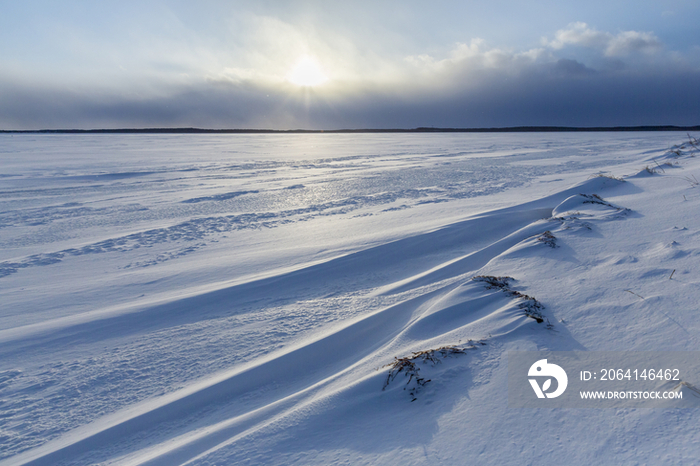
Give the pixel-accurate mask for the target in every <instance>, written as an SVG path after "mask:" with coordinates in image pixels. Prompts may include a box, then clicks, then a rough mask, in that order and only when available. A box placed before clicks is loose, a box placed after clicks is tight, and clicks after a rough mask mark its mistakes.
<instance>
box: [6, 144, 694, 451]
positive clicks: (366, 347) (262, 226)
mask: <svg viewBox="0 0 700 466" xmlns="http://www.w3.org/2000/svg"><path fill="white" fill-rule="evenodd" d="M684 139H685V140H687V137H685V136H684V135H682V134H679V133H672V132H668V133H665V132H661V133H528V134H522V133H520V134H518V133H513V134H429V135H420V134H379V135H377V134H365V135H361V134H354V135H340V134H334V135H323V134H314V135H211V136H209V135H9V134H3V135H0V160H1V161H2V162H1V164H0V295H1V296H2V298H1V301H0V411H1V416H0V464H2V465H6V464H7V465H15V464H51V465H53V464H93V463H100V464H151V465H156V464H162V465H170V464H183V463H187V464H201V465H208V464H212V465H213V464H346V463H347V464H435V463H437V464H470V463H477V462H478V463H483V464H542V463H545V462H554V463H555V464H591V463H593V464H636V463H649V464H663V463H679V464H685V463H693V462H695V461H696V460H697V458H698V456H700V444H699V443H698V441H697V438H696V435H695V429H693V428H692V426H693V425H697V424H698V421H699V416H700V414H699V413H698V411H697V410H693V409H598V410H588V409H566V408H562V409H514V408H509V407H508V403H507V399H508V378H507V375H508V370H507V357H506V354H507V352H508V351H515V350H521V351H526V350H538V351H542V350H551V351H573V350H576V351H602V350H605V351H622V350H625V351H645V350H654V351H696V350H698V349H700V345H699V344H698V343H699V342H698V337H699V335H700V319H699V318H698V314H697V312H698V309H697V303H698V302H699V301H700V280H699V279H698V276H699V272H700V265H698V255H700V216H698V215H697V212H698V206H699V204H700V191H699V190H698V183H697V179H698V177H700V157H696V156H695V155H697V152H696V151H694V149H693V147H691V146H689V145H688V144H685V145H682V146H681V144H682V143H683V141H684ZM647 167H648V169H647ZM602 175H605V176H602ZM478 276H495V277H512V279H511V280H506V279H504V280H505V281H504V282H503V283H504V284H506V285H507V287H506V288H504V287H498V286H490V285H489V282H488V281H484V280H483V279H479V278H477V279H474V277H478ZM504 286H505V285H504ZM504 289H506V291H508V292H504ZM524 295H527V298H532V299H533V300H532V301H528V300H527V299H525V298H523V297H522V296H524ZM535 303H537V305H535ZM527 306H530V307H527ZM533 306H534V307H533ZM540 316H541V318H540ZM540 321H541V322H540ZM445 346H450V347H451V346H455V347H456V348H459V349H460V350H459V351H455V350H444V351H443V353H444V354H440V353H439V352H438V353H420V352H424V351H430V350H434V349H439V348H443V347H445ZM413 353H420V354H421V355H422V356H418V359H415V360H412V359H405V361H416V365H415V367H416V368H417V369H418V371H417V372H414V375H417V376H418V377H420V378H421V379H422V381H423V382H424V381H425V380H428V379H429V380H430V382H429V383H422V382H421V381H420V380H418V381H417V379H416V378H415V376H414V377H412V378H410V377H406V376H404V372H399V373H394V374H393V375H394V376H395V377H394V378H393V379H391V377H390V375H391V374H392V364H394V363H395V361H397V359H395V358H411V357H412V354H413ZM448 353H449V354H448ZM435 354H437V355H438V356H435V358H436V359H437V360H439V361H440V362H439V363H435V362H434V361H432V359H431V358H432V357H433V356H430V355H435ZM420 358H423V359H425V358H428V360H427V361H423V360H422V359H420ZM404 364H408V363H404ZM409 365H410V364H409ZM406 367H408V366H406ZM688 377H689V378H687V379H684V385H682V386H679V388H678V389H679V390H683V391H684V393H686V396H692V395H693V393H696V392H694V391H693V390H694V387H698V386H700V380H699V379H698V374H690V375H689V376H688ZM387 381H388V383H387Z"/></svg>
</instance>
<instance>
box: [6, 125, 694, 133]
mask: <svg viewBox="0 0 700 466" xmlns="http://www.w3.org/2000/svg"><path fill="white" fill-rule="evenodd" d="M629 131H700V125H697V126H671V125H665V126H595V127H580V126H512V127H505V128H434V127H419V128H412V129H401V128H386V129H369V128H365V129H327V130H323V129H282V130H280V129H206V128H118V129H38V130H0V134H2V133H13V134H16V133H20V134H103V133H107V134H114V133H120V134H322V133H332V134H335V133H340V134H345V133H351V134H352V133H566V132H629Z"/></svg>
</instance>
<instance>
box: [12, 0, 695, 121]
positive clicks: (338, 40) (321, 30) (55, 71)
mask: <svg viewBox="0 0 700 466" xmlns="http://www.w3.org/2000/svg"><path fill="white" fill-rule="evenodd" d="M16 3H17V4H16ZM94 3H98V2H66V3H62V4H61V5H58V3H57V2H38V1H37V2H12V3H10V2H0V8H2V12H3V13H4V14H3V15H2V19H0V30H1V32H0V39H1V43H2V45H1V46H0V129H40V128H115V127H182V126H195V127H206V128H275V129H288V128H319V129H333V128H414V127H418V126H440V127H493V126H517V125H566V126H610V125H660V124H675V125H695V124H700V118H698V104H699V103H700V86H699V85H698V83H700V33H698V32H697V29H698V28H697V24H693V23H696V22H694V21H692V18H698V17H700V14H699V13H700V8H698V6H697V5H696V3H697V2H686V1H680V0H679V1H671V2H664V3H661V2H644V1H641V2H640V1H638V2H634V3H633V2H629V3H628V2H617V4H616V6H615V7H611V6H609V5H607V4H606V3H604V2H600V3H598V2H593V3H590V4H588V6H587V7H586V8H587V9H586V10H582V9H578V10H576V9H571V7H564V6H561V5H558V4H557V3H552V4H549V5H546V8H545V7H544V6H543V4H540V5H539V6H538V7H537V8H535V7H531V8H529V9H525V8H524V6H523V5H520V4H519V3H521V2H508V1H499V2H494V3H492V4H491V6H490V7H485V6H483V5H480V4H477V3H473V4H472V3H470V2H444V3H441V4H440V6H439V7H432V8H431V7H430V6H429V5H427V4H425V3H418V2H415V3H414V2H393V3H392V2H386V3H382V4H381V5H379V6H376V5H375V6H372V4H371V3H369V2H368V3H355V4H354V7H349V6H347V5H344V6H332V5H330V6H329V5H326V4H323V3H320V2H319V3H316V2H279V3H278V2H255V3H249V2H213V1H210V2H203V3H201V4H200V3H198V4H197V6H192V5H189V4H187V3H184V2H183V3H179V2H174V1H173V2H158V3H147V4H146V5H145V6H144V5H143V4H137V3H128V2H126V3H119V4H113V5H111V7H108V6H106V5H104V4H102V2H99V3H100V4H99V5H95V4H94ZM545 3H546V2H545ZM18 4H20V5H18ZM59 6H60V8H59ZM580 8H581V7H580ZM625 11H626V12H627V13H628V14H626V15H622V13H623V12H625ZM592 21H595V23H593V22H592ZM304 56H307V57H312V58H313V59H314V60H316V61H317V62H318V64H319V65H320V67H321V68H322V70H323V73H324V74H325V75H326V77H327V78H328V79H327V81H326V82H325V83H324V84H322V85H320V86H316V87H303V86H298V85H295V84H292V83H291V82H289V80H288V78H289V76H290V70H292V69H293V68H294V66H295V63H297V62H298V61H299V60H300V59H301V58H302V57H304Z"/></svg>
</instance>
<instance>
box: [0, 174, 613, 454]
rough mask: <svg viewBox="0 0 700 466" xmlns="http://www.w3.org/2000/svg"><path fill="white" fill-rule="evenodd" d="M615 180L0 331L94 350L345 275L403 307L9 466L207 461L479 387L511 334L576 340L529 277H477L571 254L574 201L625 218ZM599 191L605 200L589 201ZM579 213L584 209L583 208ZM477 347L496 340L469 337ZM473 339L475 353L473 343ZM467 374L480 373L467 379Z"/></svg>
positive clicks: (78, 433) (25, 340) (153, 402)
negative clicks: (340, 419)
mask: <svg viewBox="0 0 700 466" xmlns="http://www.w3.org/2000/svg"><path fill="white" fill-rule="evenodd" d="M616 183H617V182H615V181H614V180H612V181H611V180H609V179H601V178H595V179H590V180H588V181H586V182H584V183H582V184H580V185H578V186H575V187H573V188H570V189H568V190H564V191H561V192H559V193H556V194H553V195H550V196H548V197H546V198H543V199H540V200H537V201H532V202H528V203H525V204H521V205H518V206H514V207H510V208H506V209H501V210H498V211H494V212H489V213H483V214H480V215H478V216H476V217H473V218H470V219H467V220H465V221H462V222H459V223H457V224H453V225H448V226H446V227H444V228H441V229H438V230H436V231H433V232H429V233H425V234H422V235H417V236H413V237H408V238H404V239H401V240H398V241H395V242H391V243H387V244H384V245H381V246H377V247H374V248H371V249H368V250H365V251H360V252H357V253H354V254H350V255H347V256H341V257H338V258H336V259H333V260H330V261H327V262H325V263H321V264H317V265H313V266H309V267H306V268H303V269H300V270H296V271H293V272H289V273H286V274H283V275H278V276H274V277H269V278H263V279H259V280H254V281H251V282H248V283H243V284H240V285H236V286H232V287H227V288H222V289H220V290H216V291H211V292H208V293H204V294H199V295H194V296H190V297H187V298H182V299H176V300H173V301H170V302H167V303H163V304H158V305H153V306H146V307H142V308H136V309H130V310H128V312H125V313H123V314H119V313H117V314H114V313H109V314H105V315H104V316H102V317H101V316H100V315H90V316H86V318H85V319H84V320H81V319H80V318H79V317H78V318H72V319H70V320H67V321H64V320H57V321H55V322H49V323H47V324H44V325H41V326H29V327H27V328H17V329H13V331H12V332H11V334H10V333H8V332H4V333H0V351H1V352H5V353H6V352H16V351H32V348H41V347H47V346H60V345H62V344H65V343H64V342H66V341H79V342H81V343H82V344H86V343H89V342H90V341H95V342H97V341H98V339H99V338H102V337H101V336H102V335H105V334H109V335H110V337H111V338H115V337H117V336H121V337H125V336H127V335H130V334H132V335H135V334H136V333H140V332H144V331H146V330H148V331H154V330H155V329H165V328H168V327H171V326H177V325H183V324H187V323H194V322H198V321H202V322H204V321H206V320H207V319H214V318H216V317H217V316H220V315H221V314H226V313H227V312H234V309H230V310H229V311H227V309H229V306H228V305H227V303H231V302H236V303H238V307H240V306H241V305H243V304H244V303H246V302H251V303H252V302H258V301H260V300H261V299H269V300H271V301H274V300H279V299H287V297H288V296H291V295H296V296H303V293H304V292H303V291H301V290H302V288H303V289H306V290H309V291H307V293H310V294H309V295H308V297H309V298H312V297H313V290H314V289H317V290H319V292H322V290H325V289H328V288H329V287H331V288H332V286H333V283H340V282H343V283H345V289H346V290H348V291H352V290H353V289H359V288H360V287H367V286H371V287H373V288H374V291H373V292H372V293H371V294H372V295H374V296H376V297H377V298H376V299H379V298H383V299H385V300H387V301H386V302H393V304H391V305H387V306H385V307H383V308H381V309H379V310H377V311H376V312H373V313H371V314H370V315H365V316H359V317H355V318H352V319H350V320H349V321H347V322H342V323H338V324H336V325H334V326H333V327H332V328H331V329H330V330H328V331H326V333H325V334H324V335H321V336H318V335H317V336H312V337H310V338H307V339H306V340H305V341H301V342H298V343H296V344H294V345H292V346H291V347H282V348H281V349H279V350H276V351H272V352H270V353H268V354H266V355H262V356H260V357H257V358H255V357H253V358H251V359H250V360H249V361H248V362H245V363H242V364H237V365H235V366H234V367H233V369H230V370H225V371H222V372H220V373H219V374H218V375H216V376H214V377H207V378H204V379H201V380H199V381H192V382H190V384H189V385H188V386H186V387H184V388H182V389H180V390H175V391H171V392H169V393H167V394H164V395H162V396H155V397H150V398H148V399H144V400H142V401H139V402H137V403H133V404H130V405H129V404H128V405H124V406H123V408H122V409H121V410H119V411H117V412H115V413H113V414H108V415H105V416H102V417H96V418H94V419H93V420H92V422H89V423H84V424H82V426H81V427H79V428H77V429H75V430H72V431H70V432H67V433H64V434H63V435H61V436H59V437H57V438H56V439H55V440H53V441H51V442H49V443H46V444H44V445H41V446H39V447H37V448H34V449H30V450H28V451H26V452H24V453H21V454H19V455H17V456H15V457H13V459H12V460H11V464H37V465H38V464H52V465H53V464H61V463H62V462H66V463H69V462H74V461H75V462H78V463H89V462H104V461H107V462H109V461H117V462H124V463H128V464H178V463H182V462H185V461H188V460H192V459H197V458H200V457H201V455H205V456H207V457H208V456H209V455H213V456H211V457H212V458H216V455H217V454H219V453H217V452H224V451H225V452H228V453H226V455H228V454H230V452H231V448H234V449H235V445H236V443H237V442H239V441H243V440H244V439H246V438H248V437H251V436H252V437H254V436H255V435H257V433H259V432H263V431H269V430H270V429H272V431H275V429H277V428H278V427H276V426H282V425H284V426H296V427H295V429H301V430H302V431H303V429H306V428H310V427H309V426H311V425H313V424H314V422H316V421H314V420H315V419H316V420H318V419H319V417H320V419H332V418H334V417H335V416H337V415H339V413H341V412H347V411H348V410H350V411H358V412H361V411H366V409H367V408H366V406H373V408H371V409H375V410H378V411H379V412H381V413H385V415H386V416H388V417H389V418H393V417H395V416H396V415H397V411H396V410H397V409H398V410H399V411H400V410H401V409H403V408H400V406H401V403H405V402H410V401H411V400H413V401H417V402H422V401H425V402H426V403H433V402H435V401H436V400H437V399H442V398H443V397H445V402H447V401H446V400H451V399H452V398H453V397H454V391H455V387H456V386H460V385H461V384H464V383H466V385H463V388H464V389H465V390H472V389H474V388H475V387H478V386H481V385H482V384H484V383H487V382H486V380H487V377H486V375H485V374H486V373H488V371H489V370H492V369H488V367H491V366H492V365H493V364H494V361H496V360H497V359H498V358H500V354H501V352H502V351H503V345H504V344H507V342H509V341H512V340H513V339H519V338H525V339H530V340H532V341H535V342H538V344H552V342H556V341H559V342H560V344H561V345H563V346H566V345H572V344H574V343H572V342H568V343H567V338H568V337H567V332H566V331H565V329H560V328H558V327H559V326H555V325H552V324H551V320H554V319H553V314H552V312H555V310H552V309H549V307H547V308H545V306H544V305H543V304H542V303H541V302H540V301H538V300H537V299H535V298H533V297H531V296H528V295H527V294H525V293H523V292H521V291H519V290H518V291H516V288H517V289H521V287H522V286H523V285H524V284H522V283H520V282H518V280H515V279H513V278H510V277H507V278H504V277H500V278H499V277H496V276H490V275H487V274H485V273H481V272H483V271H485V270H486V271H488V270H489V269H490V268H493V267H495V266H496V265H497V264H499V263H502V262H507V260H508V259H509V258H510V257H511V256H519V255H520V256H521V255H523V254H525V257H536V256H539V255H542V254H557V253H559V252H560V250H561V248H557V249H552V248H549V247H546V245H545V244H543V243H542V242H541V240H540V239H539V238H541V236H542V235H543V234H545V233H546V232H550V233H549V234H550V235H552V236H554V235H557V234H558V232H560V231H564V229H565V228H567V226H566V225H567V221H570V220H566V219H564V220H562V218H557V217H552V215H553V213H554V212H557V213H559V214H561V215H568V214H569V213H570V210H571V209H572V208H576V209H579V208H583V207H586V208H589V209H593V210H590V211H586V212H587V213H586V214H585V215H588V218H589V219H595V218H603V217H604V215H607V214H608V211H609V210H614V211H615V212H619V211H620V209H618V208H615V207H613V206H612V205H610V204H608V203H606V202H604V201H603V200H602V198H600V197H597V196H593V194H594V193H595V192H598V191H601V190H604V189H605V188H606V187H607V186H610V185H615V184H616ZM574 193H576V194H574ZM579 193H580V194H579ZM587 193H590V194H587ZM572 198H573V199H580V202H579V201H576V202H573V201H572ZM591 199H594V200H596V202H595V203H593V204H590V205H589V204H588V202H589V201H590V200H591ZM596 209H597V210H596ZM601 209H602V210H601ZM601 212H602V213H601ZM577 215H584V214H583V212H581V211H577ZM488 231H491V232H492V234H494V236H493V237H491V238H490V244H487V245H486V246H484V247H482V248H480V249H478V250H476V251H474V252H472V253H469V254H467V255H466V256H460V257H456V258H453V259H448V260H444V259H441V260H442V262H440V263H431V262H430V258H431V257H434V254H435V252H436V251H442V252H443V254H444V253H446V252H448V251H450V250H453V249H454V248H455V247H457V246H458V245H460V244H461V243H463V242H464V241H468V240H469V238H471V237H472V236H473V235H477V236H481V235H483V234H484V233H485V232H488ZM498 232H500V235H501V237H498V236H497V233H498ZM440 257H444V256H440ZM421 258H424V259H425V262H424V266H425V267H427V268H426V269H425V270H423V271H421V270H414V271H407V270H406V269H405V267H404V265H405V264H407V263H411V264H413V266H415V264H416V263H421ZM433 260H434V259H433ZM368 271H373V272H374V275H375V276H376V277H384V281H382V280H381V279H380V280H379V281H377V280H376V279H375V280H374V282H373V283H372V285H368V284H367V283H366V282H363V281H362V280H360V277H361V276H363V275H365V274H366V273H367V272H368ZM407 272H408V273H407ZM365 289H366V288H365ZM316 299H320V298H319V296H316ZM475 341H477V342H482V343H485V344H486V345H485V346H482V345H481V344H478V345H477V344H475V343H472V342H475ZM463 342H466V343H463ZM547 342H549V343H547ZM561 342H563V343H561ZM474 346H476V347H478V348H479V349H478V350H475V351H469V352H467V351H465V349H466V348H470V347H474ZM455 348H456V349H458V350H455ZM442 353H445V354H444V355H450V356H458V357H449V358H445V359H442V358H441V362H440V363H439V364H437V363H435V361H437V360H438V359H437V356H436V355H442V356H444V355H443V354H442ZM406 355H413V356H406ZM416 355H418V356H416ZM426 355H428V356H429V357H425V356H426ZM494 358H495V359H494ZM391 361H408V362H407V363H405V364H404V366H405V367H403V366H402V367H403V368H404V369H410V368H409V367H408V366H412V367H411V368H412V369H413V372H415V373H418V371H420V378H415V377H411V380H409V383H411V384H413V385H415V384H418V385H417V386H412V385H411V386H409V387H408V388H409V392H410V397H409V398H405V397H404V396H402V395H401V394H402V393H405V391H404V390H403V389H404V388H407V387H406V384H404V383H388V384H387V380H389V381H391V380H392V379H393V378H392V376H391V372H387V369H386V367H387V366H386V365H387V364H392V363H391ZM394 364H395V363H394ZM477 367H480V369H477ZM391 370H392V371H395V370H396V367H395V366H394V369H391ZM474 371H478V372H479V373H478V374H474ZM465 374H472V375H470V376H468V377H467V379H464V377H465ZM387 377H389V378H387ZM426 380H430V381H431V383H430V384H427V382H426ZM397 382H398V381H397ZM455 384H456V385H455ZM418 388H420V390H418ZM123 389H127V387H126V385H124V386H123ZM399 392H400V393H399ZM451 403H453V401H451V402H447V405H445V406H443V405H442V404H443V402H441V403H440V405H441V407H440V408H438V410H437V412H436V413H435V414H433V415H432V417H433V418H434V416H436V415H437V414H438V413H439V412H443V411H444V410H445V409H448V406H449V405H451ZM414 404H415V403H414ZM10 407H11V404H10ZM252 437H251V438H252ZM10 451H12V450H10ZM222 454H223V453H222ZM234 456H235V455H234ZM214 461H215V462H216V460H214ZM224 462H230V461H228V460H226V461H224ZM234 462H236V461H234Z"/></svg>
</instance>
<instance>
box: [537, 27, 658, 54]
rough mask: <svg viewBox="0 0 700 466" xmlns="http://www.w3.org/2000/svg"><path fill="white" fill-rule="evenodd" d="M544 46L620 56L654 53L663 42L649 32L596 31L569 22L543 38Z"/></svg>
mask: <svg viewBox="0 0 700 466" xmlns="http://www.w3.org/2000/svg"><path fill="white" fill-rule="evenodd" d="M544 43H545V45H546V46H548V47H551V48H552V49H554V50H561V49H563V48H564V47H566V46H568V45H574V46H579V47H588V48H593V49H599V50H602V51H603V52H604V54H605V56H608V57H621V56H625V55H629V54H631V53H633V52H643V53H655V52H658V51H660V50H661V49H662V48H663V44H662V43H661V41H660V40H659V38H658V37H656V36H655V35H654V34H653V33H651V32H638V31H623V32H620V33H618V34H616V35H613V34H611V33H609V32H603V31H598V30H596V29H594V28H591V27H589V26H588V25H587V24H586V23H582V22H576V23H571V24H569V26H568V27H567V28H566V29H560V30H558V31H557V32H556V33H555V34H554V39H553V40H551V41H547V40H546V39H545V40H544Z"/></svg>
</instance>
